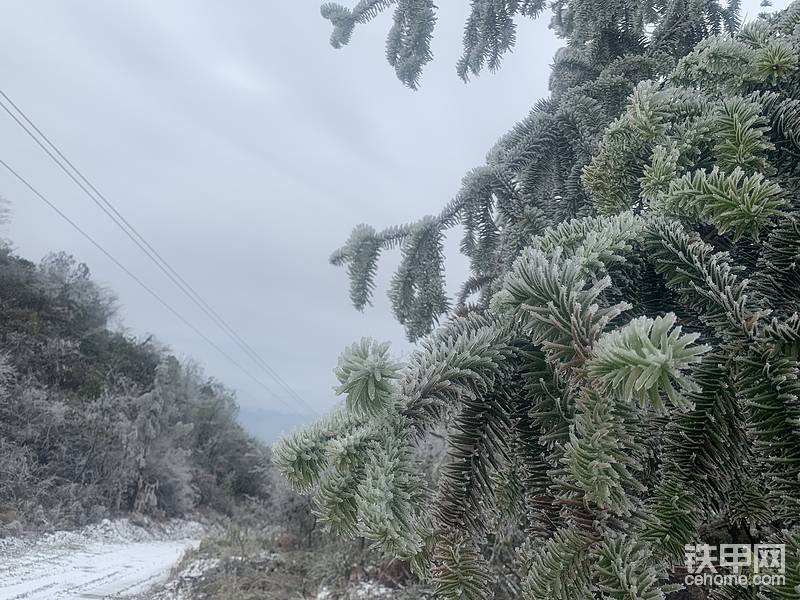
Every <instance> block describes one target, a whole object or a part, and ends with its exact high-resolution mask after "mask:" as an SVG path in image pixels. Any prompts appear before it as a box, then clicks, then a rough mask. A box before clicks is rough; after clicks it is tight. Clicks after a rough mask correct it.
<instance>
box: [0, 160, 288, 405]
mask: <svg viewBox="0 0 800 600" xmlns="http://www.w3.org/2000/svg"><path fill="white" fill-rule="evenodd" d="M0 165H2V166H3V167H5V169H6V170H7V171H8V172H9V173H11V174H12V175H13V176H14V177H16V178H17V179H18V180H19V181H20V182H21V183H22V184H23V185H24V186H25V187H27V188H28V189H29V190H30V191H31V192H32V193H33V194H34V195H36V196H37V197H38V198H39V199H40V200H41V201H42V202H44V203H45V204H46V205H47V206H49V207H50V208H51V209H53V210H54V211H55V212H56V213H57V214H58V215H59V216H60V217H61V218H62V219H64V220H65V221H66V222H67V223H69V224H70V225H71V226H72V228H73V229H75V230H76V231H77V232H78V233H80V234H81V235H82V236H83V237H84V238H86V239H87V240H88V241H89V242H90V243H91V244H92V245H93V246H94V247H95V248H97V249H98V250H100V252H102V253H103V254H104V255H105V256H106V257H107V258H108V259H109V260H110V261H111V262H113V263H114V264H115V265H117V266H118V267H119V268H120V269H122V271H124V272H125V274H127V275H128V277H130V278H131V279H133V280H134V281H135V282H136V283H138V284H139V286H140V287H141V288H142V289H144V290H145V291H146V292H147V293H148V294H150V295H151V296H152V297H153V298H155V299H156V300H157V301H158V302H159V303H160V304H161V305H162V306H164V308H166V309H167V310H168V311H169V312H171V313H172V314H173V315H174V316H175V317H177V318H178V319H179V320H180V321H181V322H182V323H183V324H184V325H186V326H187V327H188V328H189V329H191V330H192V331H193V332H194V333H196V334H197V335H198V336H200V337H201V338H202V339H203V340H205V342H206V343H208V345H209V346H211V347H212V348H214V349H215V350H216V351H217V352H219V353H220V354H221V355H222V356H224V357H225V358H227V359H228V361H230V362H231V363H232V364H233V365H235V366H236V367H238V368H239V369H240V370H241V371H242V372H243V373H244V374H245V375H247V376H248V377H249V378H250V379H252V380H253V381H254V382H255V383H256V384H258V385H259V386H260V387H262V388H264V390H266V391H267V392H268V393H269V394H270V395H271V396H272V397H273V398H275V399H276V400H278V401H279V402H282V403H283V404H284V405H286V406H287V407H289V408H292V407H291V406H290V405H289V404H288V403H287V402H286V401H285V400H283V399H282V398H281V397H280V396H278V395H277V394H275V392H274V391H273V390H272V389H270V387H269V386H267V385H266V384H265V383H264V382H262V381H261V380H259V379H258V378H256V377H255V376H254V375H253V374H252V373H251V372H250V371H248V370H247V369H246V368H245V367H243V366H242V365H241V364H240V363H239V362H238V361H237V360H236V359H234V358H233V357H232V356H231V355H230V354H228V353H227V352H225V350H223V349H222V348H220V346H219V345H217V344H216V343H215V342H214V341H213V340H212V339H211V338H209V337H208V336H207V335H206V334H204V333H203V332H202V331H201V330H200V329H198V328H197V327H195V326H194V325H193V324H192V323H191V322H190V321H188V320H187V319H186V318H185V317H184V316H183V315H182V314H180V313H179V312H178V311H177V310H175V309H174V308H173V307H172V306H171V305H170V304H169V303H168V302H167V301H166V300H164V299H163V298H162V297H161V296H159V295H158V294H157V293H156V292H155V291H153V289H152V288H151V287H150V286H148V285H147V284H146V283H145V282H143V281H142V280H141V279H140V278H139V277H137V276H136V274H134V273H133V272H132V271H131V270H130V269H128V268H127V267H126V266H125V265H123V264H122V263H121V262H120V261H119V260H117V259H116V258H115V257H114V255H113V254H111V253H110V252H109V251H108V250H106V249H105V248H104V247H103V246H102V245H101V244H100V242H98V241H97V240H95V239H94V238H93V237H92V236H91V235H90V234H89V233H87V232H86V231H85V230H84V229H83V228H81V226H80V225H78V224H77V223H76V222H75V221H73V220H72V219H70V218H69V217H68V216H67V215H66V214H65V213H64V212H62V211H61V209H59V208H58V207H57V206H56V205H55V204H53V203H52V202H51V201H50V200H48V199H47V198H46V197H45V196H44V195H43V194H42V193H41V192H39V190H37V189H36V188H35V187H33V185H32V184H31V183H30V182H29V181H28V180H27V179H25V178H24V177H23V176H22V175H20V174H19V173H18V172H17V171H16V170H14V169H13V168H12V167H11V166H10V165H9V164H8V163H7V162H6V161H4V160H3V159H2V158H0Z"/></svg>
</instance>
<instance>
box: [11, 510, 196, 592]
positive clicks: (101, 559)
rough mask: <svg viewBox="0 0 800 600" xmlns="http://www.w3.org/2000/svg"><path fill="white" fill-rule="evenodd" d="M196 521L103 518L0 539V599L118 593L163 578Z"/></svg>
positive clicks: (189, 541)
mask: <svg viewBox="0 0 800 600" xmlns="http://www.w3.org/2000/svg"><path fill="white" fill-rule="evenodd" d="M202 533H203V527H202V526H201V525H200V524H199V523H192V522H186V521H171V522H169V523H166V524H163V525H154V524H150V525H149V526H147V527H141V526H138V525H134V524H133V523H131V522H130V521H129V520H128V519H121V520H118V521H108V520H105V521H103V522H102V523H100V524H97V525H92V526H89V527H85V528H83V529H80V530H77V531H57V532H54V533H51V534H47V535H44V536H40V537H38V538H33V539H30V538H6V539H2V540H0V600H78V599H86V598H124V597H126V596H131V595H133V594H138V593H140V592H143V591H145V590H146V589H148V588H149V587H151V586H152V585H154V584H155V583H158V582H159V581H161V580H163V579H164V578H165V577H166V575H167V574H168V573H169V570H170V568H171V567H172V566H173V565H174V564H175V563H177V562H178V560H180V558H181V556H182V555H183V553H184V552H185V551H186V550H187V549H188V548H190V547H193V546H195V545H197V543H198V541H199V539H200V537H202Z"/></svg>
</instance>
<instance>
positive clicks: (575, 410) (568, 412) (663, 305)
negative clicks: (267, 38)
mask: <svg viewBox="0 0 800 600" xmlns="http://www.w3.org/2000/svg"><path fill="white" fill-rule="evenodd" d="M544 4H545V3H544V2H524V1H510V0H473V2H472V13H471V15H470V17H469V20H468V23H467V26H466V29H465V35H464V48H465V50H464V57H463V58H462V60H461V62H460V63H459V65H458V70H459V73H460V74H461V75H462V76H463V77H466V76H467V75H468V74H477V73H478V72H479V71H480V70H481V68H482V67H484V66H488V67H489V68H490V69H493V68H496V67H497V66H498V64H499V61H500V58H501V56H502V54H503V53H504V52H505V51H507V50H508V49H509V48H510V47H511V45H512V44H513V40H514V22H513V19H514V17H515V15H520V16H534V15H537V14H538V13H539V12H541V11H542V10H543V8H544ZM390 6H391V7H393V8H394V14H395V17H394V25H393V27H392V30H391V32H390V34H389V37H388V40H387V54H388V57H389V62H390V63H391V64H392V65H393V66H394V67H395V69H396V70H397V73H398V76H399V78H400V79H401V80H402V81H403V82H405V83H406V84H407V85H410V86H412V87H413V86H415V85H417V83H418V80H419V75H420V69H421V67H422V66H423V65H424V64H425V62H427V61H428V60H429V59H430V58H431V54H430V47H429V42H430V37H431V35H432V30H433V25H434V23H435V7H434V5H433V4H432V3H431V2H428V1H424V0H409V1H403V0H398V1H396V2H391V1H388V0H387V1H384V2H377V1H372V2H369V1H366V0H364V1H362V2H360V3H359V4H358V5H357V6H356V7H355V8H353V9H347V8H344V7H341V6H339V5H333V4H327V5H325V6H324V7H323V15H324V16H326V17H327V18H329V19H330V20H331V21H332V22H333V24H334V34H333V38H332V41H333V43H334V45H341V44H344V43H346V42H347V41H348V39H349V37H350V35H351V33H352V31H353V29H354V27H355V25H356V24H359V23H363V22H366V21H368V20H370V19H371V18H373V17H374V16H376V15H377V14H378V13H379V12H380V11H382V10H384V9H387V8H389V7H390ZM552 8H553V10H554V15H555V16H554V25H555V27H556V29H557V31H558V33H559V34H560V35H562V36H563V37H564V38H565V40H566V42H567V46H566V47H565V48H564V49H563V50H561V51H559V53H558V54H557V56H556V59H555V62H554V66H553V73H552V76H551V91H552V95H551V97H550V98H549V99H548V100H546V101H542V102H540V103H539V104H538V105H537V106H536V107H535V108H534V109H533V111H532V112H531V114H530V116H529V117H528V118H527V119H525V120H524V121H523V122H522V123H520V124H519V125H517V126H516V127H515V128H514V129H513V130H512V131H511V132H510V133H508V134H507V135H506V136H504V137H503V138H502V139H501V140H500V142H499V143H498V144H497V145H496V147H495V148H494V149H493V150H492V151H491V152H490V153H489V155H488V157H487V163H486V165H484V166H482V167H479V168H478V169H475V170H474V171H472V172H471V173H469V174H468V175H467V176H466V177H465V179H464V185H463V188H462V190H461V192H460V193H459V194H458V196H457V197H456V198H455V199H454V200H453V201H451V202H450V203H449V204H448V205H447V206H446V207H445V208H444V209H443V210H442V212H441V213H440V214H439V216H437V217H429V218H427V219H424V220H422V221H420V222H417V223H413V224H410V225H405V226H400V227H393V228H389V229H386V230H383V231H376V230H375V229H373V228H371V227H368V226H365V225H361V226H359V227H357V228H356V229H355V230H354V231H353V233H352V235H351V237H350V239H349V240H348V241H347V243H346V244H345V246H344V247H343V248H341V249H340V250H339V251H337V252H336V253H335V254H334V255H333V257H332V262H334V264H341V265H346V266H347V268H348V272H349V276H350V279H351V284H352V287H351V296H352V300H353V302H354V304H355V305H356V307H357V308H363V307H364V306H365V305H366V304H367V303H368V302H369V300H370V296H371V294H372V291H373V287H374V285H373V276H374V274H375V272H376V270H377V262H378V259H379V255H380V253H381V251H382V250H384V249H387V248H392V247H398V246H399V247H400V248H401V251H402V261H401V264H400V267H399V269H398V270H397V272H396V274H395V276H394V279H393V281H392V285H391V289H390V292H389V294H390V298H391V300H392V303H393V307H394V311H395V315H396V317H397V318H398V320H399V321H400V322H401V323H403V324H404V325H405V327H406V329H407V332H408V335H409V337H410V338H411V339H416V340H419V348H418V350H417V351H416V352H415V353H414V354H413V355H412V356H411V358H410V359H409V360H408V362H407V363H406V364H402V365H401V364H397V363H396V362H395V361H394V360H393V359H392V358H391V356H390V353H389V349H388V347H387V345H385V344H378V343H375V342H373V341H371V340H362V341H361V342H358V343H356V344H354V345H353V346H352V347H350V348H349V349H347V350H346V351H345V352H344V354H343V355H342V357H341V359H340V363H339V367H338V369H337V376H338V378H339V380H340V382H341V386H340V388H339V389H338V391H339V392H340V393H341V394H342V395H344V396H345V402H344V404H343V405H342V406H341V408H340V409H338V410H337V411H335V412H334V413H333V414H331V415H330V416H329V417H327V418H325V419H323V420H322V421H320V422H318V423H316V424H315V425H313V426H312V427H310V428H308V429H307V430H305V431H302V432H300V433H298V434H296V435H294V436H291V437H289V438H286V439H284V440H283V441H282V442H281V443H280V444H279V445H278V446H277V447H276V449H275V457H276V460H277V462H278V464H279V466H280V467H281V469H282V471H283V473H284V474H285V476H286V477H287V478H288V480H289V481H290V482H291V483H292V484H293V485H294V486H295V487H296V488H297V489H298V490H300V491H302V492H307V493H310V494H313V495H314V497H315V499H316V502H317V506H318V508H319V513H320V515H321V517H322V518H323V519H324V520H325V522H326V523H328V524H329V525H330V526H331V527H332V528H333V529H335V530H337V531H340V532H342V533H344V534H346V535H351V536H363V537H365V538H367V539H369V540H372V541H374V542H375V543H376V544H377V545H379V546H380V547H382V548H383V549H384V550H385V551H386V552H387V553H391V554H393V555H396V556H398V557H401V558H403V559H406V560H408V561H409V562H410V563H411V565H412V566H413V567H414V568H415V569H416V571H417V572H418V573H419V574H420V576H421V577H423V578H424V579H426V580H428V581H430V582H431V583H432V585H433V586H434V587H435V590H436V592H437V594H438V595H440V596H441V597H444V598H463V599H473V598H476V599H477V598H489V597H492V596H493V595H504V596H512V597H523V598H529V599H532V600H533V599H536V600H545V599H564V600H574V599H581V598H587V599H588V598H598V597H603V598H614V599H623V598H625V599H642V600H654V599H658V598H664V597H667V596H669V595H670V594H672V593H673V592H675V586H671V585H670V584H671V583H673V582H675V581H678V580H681V579H682V578H681V577H678V576H676V575H675V574H674V572H673V568H674V567H675V566H676V565H678V566H681V565H683V562H684V546H685V545H686V544H694V543H709V544H714V543H719V542H728V543H731V542H733V543H747V544H751V543H758V542H762V543H782V544H786V545H787V552H786V555H787V565H786V582H785V585H781V586H777V587H774V588H770V587H759V588H753V589H750V588H747V587H729V588H725V587H723V588H716V589H713V590H711V591H710V594H711V597H714V598H720V599H725V598H800V381H798V371H799V368H798V367H799V366H800V365H799V361H800V315H798V311H800V195H799V193H800V177H799V174H800V173H799V169H800V167H799V163H798V158H800V71H798V55H800V3H795V4H793V5H791V6H790V8H788V9H787V10H786V11H784V12H782V13H778V14H776V15H774V16H771V17H768V18H764V19H762V20H759V21H757V22H753V23H750V24H747V25H745V26H744V27H741V28H740V26H739V23H738V20H737V8H738V7H737V6H735V3H731V5H729V6H726V7H724V8H723V7H721V6H719V5H718V4H717V3H716V2H712V1H706V2H686V1H681V0H675V1H666V2H638V1H632V0H628V1H621V2H617V1H614V0H612V1H610V2H603V3H597V2H588V1H563V2H555V3H552ZM457 224H458V225H461V226H463V228H464V231H465V235H464V239H463V241H462V246H461V247H462V251H463V252H464V253H465V254H466V255H467V256H468V257H469V258H470V259H471V267H472V276H471V278H470V279H469V280H468V281H467V282H465V284H464V287H463V292H462V294H461V297H460V298H459V299H458V301H457V303H456V304H455V306H454V307H451V305H450V304H449V303H448V300H447V297H446V294H445V292H444V286H443V264H442V260H443V249H442V238H443V236H444V235H445V232H446V230H448V229H449V228H452V227H453V226H455V225H457ZM447 313H449V317H448V318H447V319H444V320H443V323H439V320H440V318H441V317H442V316H443V315H445V314H447ZM442 432H444V433H445V434H446V439H447V443H446V446H447V456H446V459H445V461H444V464H443V465H442V466H441V468H439V469H436V470H430V472H429V470H426V469H424V468H422V465H421V461H420V456H421V452H422V450H423V449H424V448H425V447H426V443H427V440H428V439H429V436H431V435H439V434H440V433H442ZM498 556H500V557H501V558H500V560H498ZM512 557H513V561H512ZM678 574H680V569H678ZM681 593H682V592H677V594H681ZM675 597H678V596H675Z"/></svg>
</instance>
